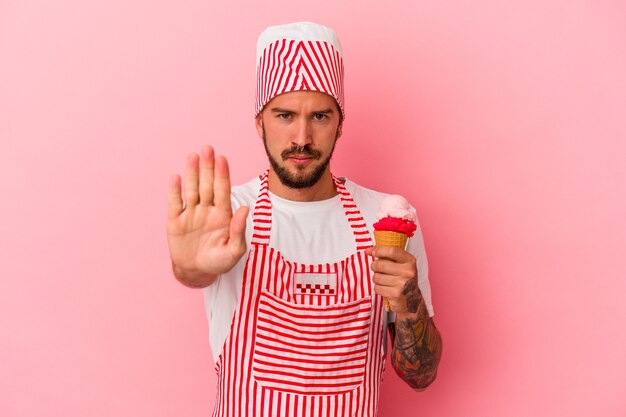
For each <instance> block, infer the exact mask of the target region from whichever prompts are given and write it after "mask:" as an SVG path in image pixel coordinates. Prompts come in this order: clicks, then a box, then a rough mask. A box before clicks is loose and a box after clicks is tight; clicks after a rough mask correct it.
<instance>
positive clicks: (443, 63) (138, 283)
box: [0, 0, 626, 417]
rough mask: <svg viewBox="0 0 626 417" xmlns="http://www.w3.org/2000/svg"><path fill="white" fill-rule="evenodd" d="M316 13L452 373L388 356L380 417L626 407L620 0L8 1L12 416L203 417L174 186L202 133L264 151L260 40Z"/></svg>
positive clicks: (1, 23)
mask: <svg viewBox="0 0 626 417" xmlns="http://www.w3.org/2000/svg"><path fill="white" fill-rule="evenodd" d="M227 4H228V5H227ZM305 19H306V20H312V21H318V22H320V23H324V24H326V25H329V26H331V27H333V28H335V29H336V30H337V32H338V33H339V35H340V37H341V40H342V42H343V46H344V49H345V60H346V72H347V78H346V105H347V116H348V119H347V120H346V126H345V129H344V137H343V138H342V139H341V141H340V143H339V145H338V147H337V151H336V157H335V159H334V164H333V166H334V172H335V173H336V174H338V175H347V176H349V177H351V178H352V179H354V180H356V181H358V182H361V183H362V184H364V185H366V186H368V187H370V188H374V189H380V190H384V191H387V192H398V193H402V194H404V195H406V196H407V197H408V198H409V199H410V200H411V201H412V202H413V203H414V205H415V206H417V208H418V210H419V216H420V220H421V223H422V227H423V231H424V237H425V241H426V248H427V251H428V255H429V261H430V272H431V273H430V279H431V283H432V288H433V297H434V304H435V309H436V312H437V314H436V323H437V325H438V327H439V328H440V329H441V332H442V334H443V338H444V355H443V360H442V363H441V367H440V372H439V377H438V380H437V381H436V382H435V383H434V384H433V385H432V386H431V387H430V388H429V389H428V390H427V391H426V392H424V393H413V392H412V391H411V390H410V389H408V388H407V387H405V386H404V385H403V384H402V382H401V381H400V380H399V379H398V378H397V377H396V375H395V374H394V373H393V371H392V370H391V368H389V369H388V370H387V374H386V380H385V385H384V389H383V394H382V404H381V412H380V414H381V416H399V417H402V416H436V417H453V416H455V417H456V416H459V417H460V416H463V417H467V416H481V417H491V416H493V417H496V416H497V417H501V416H507V417H516V416H520V417H522V416H568V417H577V416H603V417H617V416H624V415H626V399H625V397H624V387H625V386H626V383H625V382H624V378H625V377H626V355H625V351H626V335H625V330H624V329H625V327H626V326H625V322H626V308H625V304H624V301H623V300H624V292H625V290H626V284H625V282H626V281H625V280H624V277H625V276H626V268H625V266H624V257H625V253H624V252H625V248H626V232H625V222H624V213H626V198H625V195H624V194H625V193H624V189H625V186H624V184H625V183H626V168H625V163H624V161H625V156H626V144H625V140H626V47H625V45H626V7H625V6H624V3H623V2H618V1H593V2H592V1H557V0H541V1H538V0H533V1H527V0H525V1H513V2H501V1H495V0H490V1H480V2H476V1H455V2H442V1H438V2H432V1H431V2H426V1H414V0H403V1H395V2H388V1H385V2H363V1H351V2H339V1H336V0H333V1H328V0H320V1H317V2H314V3H308V5H307V6H304V5H297V4H296V3H289V2H269V3H268V2H247V3H242V2H219V4H218V3H215V2H214V3H212V2H207V1H196V0H194V1H187V2H177V1H166V0H158V1H146V0H143V1H134V2H127V1H120V0H112V1H111V0H107V1H104V0H101V1H89V2H85V1H79V0H66V1H63V2H44V1H32V0H2V2H0V60H1V62H0V138H1V140H0V169H1V170H2V172H1V174H2V175H1V176H0V190H1V192H2V196H3V197H2V204H0V232H1V236H2V239H1V245H2V256H1V272H2V278H1V279H0V416H3V417H4V416H6V417H35V416H51V417H55V416H90V417H100V416H102V417H104V416H118V417H127V416H128V417H130V416H187V417H194V416H207V415H209V414H210V411H211V410H212V404H213V400H214V394H215V389H214V382H215V381H214V373H213V362H212V359H211V357H210V354H209V346H208V339H207V332H208V328H207V323H206V319H205V317H204V310H203V300H202V295H201V292H200V291H198V290H191V289H187V288H185V287H183V286H181V285H180V284H178V283H177V282H176V281H175V280H174V278H173V277H172V275H171V273H170V269H169V259H168V252H167V246H166V239H165V223H164V221H165V212H166V190H167V179H168V177H169V176H170V175H171V174H172V173H175V172H182V170H183V167H184V159H185V157H186V155H187V153H189V152H192V151H198V150H199V149H200V146H201V145H202V144H204V143H211V144H213V145H214V146H215V147H216V148H217V150H218V152H220V153H222V154H225V155H227V156H228V158H229V160H230V162H231V166H232V173H233V177H234V182H236V183H240V182H243V181H245V180H248V179H249V178H251V177H252V176H253V175H255V174H257V173H259V172H261V171H262V170H263V169H265V167H266V160H265V156H264V153H263V150H262V146H261V143H260V141H259V140H258V138H257V136H256V133H255V131H254V127H253V119H252V112H253V101H254V64H255V63H254V54H255V42H256V36H257V35H258V33H259V32H260V31H261V30H262V29H263V28H264V27H265V26H268V25H271V24H279V23H285V22H289V21H297V20H305ZM383 166H385V167H386V168H385V169H384V171H383V170H382V168H381V167H383Z"/></svg>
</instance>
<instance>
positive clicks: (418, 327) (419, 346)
mask: <svg viewBox="0 0 626 417" xmlns="http://www.w3.org/2000/svg"><path fill="white" fill-rule="evenodd" d="M410 282H415V284H411V283H410ZM410 282H408V283H407V285H406V287H412V286H417V279H414V280H412V281H410ZM405 290H410V288H405ZM410 291H411V292H412V294H417V295H410V297H415V298H416V300H413V301H412V302H411V303H409V304H414V305H415V304H417V308H416V312H415V313H396V322H395V323H391V324H390V325H389V332H390V334H391V339H392V343H393V349H392V351H391V365H392V366H393V369H395V370H396V373H397V374H398V376H400V378H402V379H403V380H404V381H405V382H406V383H407V384H409V386H411V388H413V389H414V390H416V391H423V390H425V389H426V387H428V385H430V384H431V383H432V382H433V381H434V380H435V377H436V376H437V368H438V366H439V360H440V359H441V347H442V345H441V335H440V334H439V331H438V330H437V327H435V322H434V321H433V319H432V318H430V317H429V316H428V311H427V310H426V306H425V303H424V299H423V297H422V295H421V293H419V289H417V291H413V290H410ZM417 300H419V301H417Z"/></svg>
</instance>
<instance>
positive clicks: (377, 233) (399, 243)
mask: <svg viewBox="0 0 626 417" xmlns="http://www.w3.org/2000/svg"><path fill="white" fill-rule="evenodd" d="M374 239H375V240H376V244H377V245H379V246H394V247H396V248H402V249H404V247H405V246H406V241H407V239H408V236H407V235H405V234H404V233H398V232H390V231H386V230H384V231H383V230H374Z"/></svg>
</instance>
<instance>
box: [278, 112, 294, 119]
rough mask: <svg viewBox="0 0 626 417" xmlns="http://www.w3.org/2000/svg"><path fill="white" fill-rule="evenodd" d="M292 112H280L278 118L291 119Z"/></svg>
mask: <svg viewBox="0 0 626 417" xmlns="http://www.w3.org/2000/svg"><path fill="white" fill-rule="evenodd" d="M290 117H291V113H278V118H279V119H282V120H289V118H290Z"/></svg>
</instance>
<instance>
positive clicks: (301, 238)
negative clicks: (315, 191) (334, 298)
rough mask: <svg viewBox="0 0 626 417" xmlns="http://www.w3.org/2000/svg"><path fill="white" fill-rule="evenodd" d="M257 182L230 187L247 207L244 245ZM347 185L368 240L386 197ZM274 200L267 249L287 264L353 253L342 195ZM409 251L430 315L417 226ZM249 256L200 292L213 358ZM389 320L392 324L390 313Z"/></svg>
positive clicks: (227, 327) (239, 203) (224, 333)
mask: <svg viewBox="0 0 626 417" xmlns="http://www.w3.org/2000/svg"><path fill="white" fill-rule="evenodd" d="M260 185H261V180H260V179H259V178H258V177H256V178H254V179H253V180H251V181H249V182H247V183H245V184H243V185H239V186H236V187H233V188H232V191H231V202H232V207H233V211H235V210H236V209H237V208H239V207H240V206H242V205H246V206H248V207H250V208H251V210H250V212H249V214H248V219H247V223H246V243H247V245H248V248H249V247H250V242H251V240H252V228H251V225H252V211H253V208H254V204H255V202H256V199H257V197H258V194H259V187H260ZM345 187H346V189H347V190H348V191H349V192H350V194H351V195H352V198H353V199H354V201H355V203H356V205H357V207H358V209H359V210H360V211H361V214H362V215H363V218H364V219H365V222H366V224H367V226H368V229H369V231H370V234H371V237H372V240H373V239H374V229H373V227H372V224H374V223H375V222H376V221H377V218H376V212H377V211H378V208H379V206H380V202H381V201H382V199H383V198H385V197H386V196H387V194H383V193H379V192H377V191H372V190H368V189H367V188H364V187H361V186H359V185H357V184H355V183H354V182H352V181H350V180H348V179H346V180H345ZM270 200H271V201H272V230H271V233H270V245H271V246H273V247H275V248H276V249H278V250H279V251H280V252H281V253H282V254H283V256H285V258H286V259H287V260H291V261H296V262H300V263H306V264H318V263H333V262H338V261H341V260H343V259H345V258H347V257H348V256H350V255H351V254H352V253H354V252H355V251H356V245H355V242H354V235H353V233H352V229H351V228H350V226H349V224H348V220H347V218H346V216H345V213H344V210H343V206H342V203H341V200H340V196H339V195H336V196H335V197H332V198H329V199H327V200H322V201H313V202H299V201H291V200H285V199H283V198H280V197H278V196H276V195H274V194H273V193H271V192H270ZM406 250H407V251H408V252H410V253H411V254H413V256H415V258H416V260H417V270H418V285H419V288H420V291H421V292H422V295H423V297H424V301H425V303H426V308H427V309H428V313H429V315H430V316H431V317H432V316H433V315H434V310H433V306H432V303H431V293H430V283H429V281H428V261H427V259H426V251H425V249H424V240H423V237H422V231H421V228H420V226H419V221H418V222H417V230H416V231H415V235H413V237H411V238H410V239H409V243H408V245H407V249H406ZM246 256H247V253H246V254H244V256H243V257H242V258H241V259H240V260H239V262H238V263H237V264H236V265H235V266H234V267H233V269H231V270H230V271H229V272H227V273H225V274H222V275H220V276H219V277H218V278H217V280H216V281H215V282H214V283H213V284H211V285H209V286H208V287H206V288H204V289H203V293H204V304H205V309H206V315H207V319H208V321H209V343H210V345H211V351H212V353H213V358H214V359H215V360H217V358H218V356H219V354H220V353H221V351H222V348H223V346H224V342H225V341H226V338H227V337H228V333H229V331H230V324H231V321H232V319H233V314H234V313H235V308H236V307H237V304H238V303H239V300H240V296H241V284H242V279H243V271H244V267H245V263H246ZM389 316H390V317H388V318H387V319H388V320H389V321H393V319H394V318H393V314H389Z"/></svg>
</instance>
